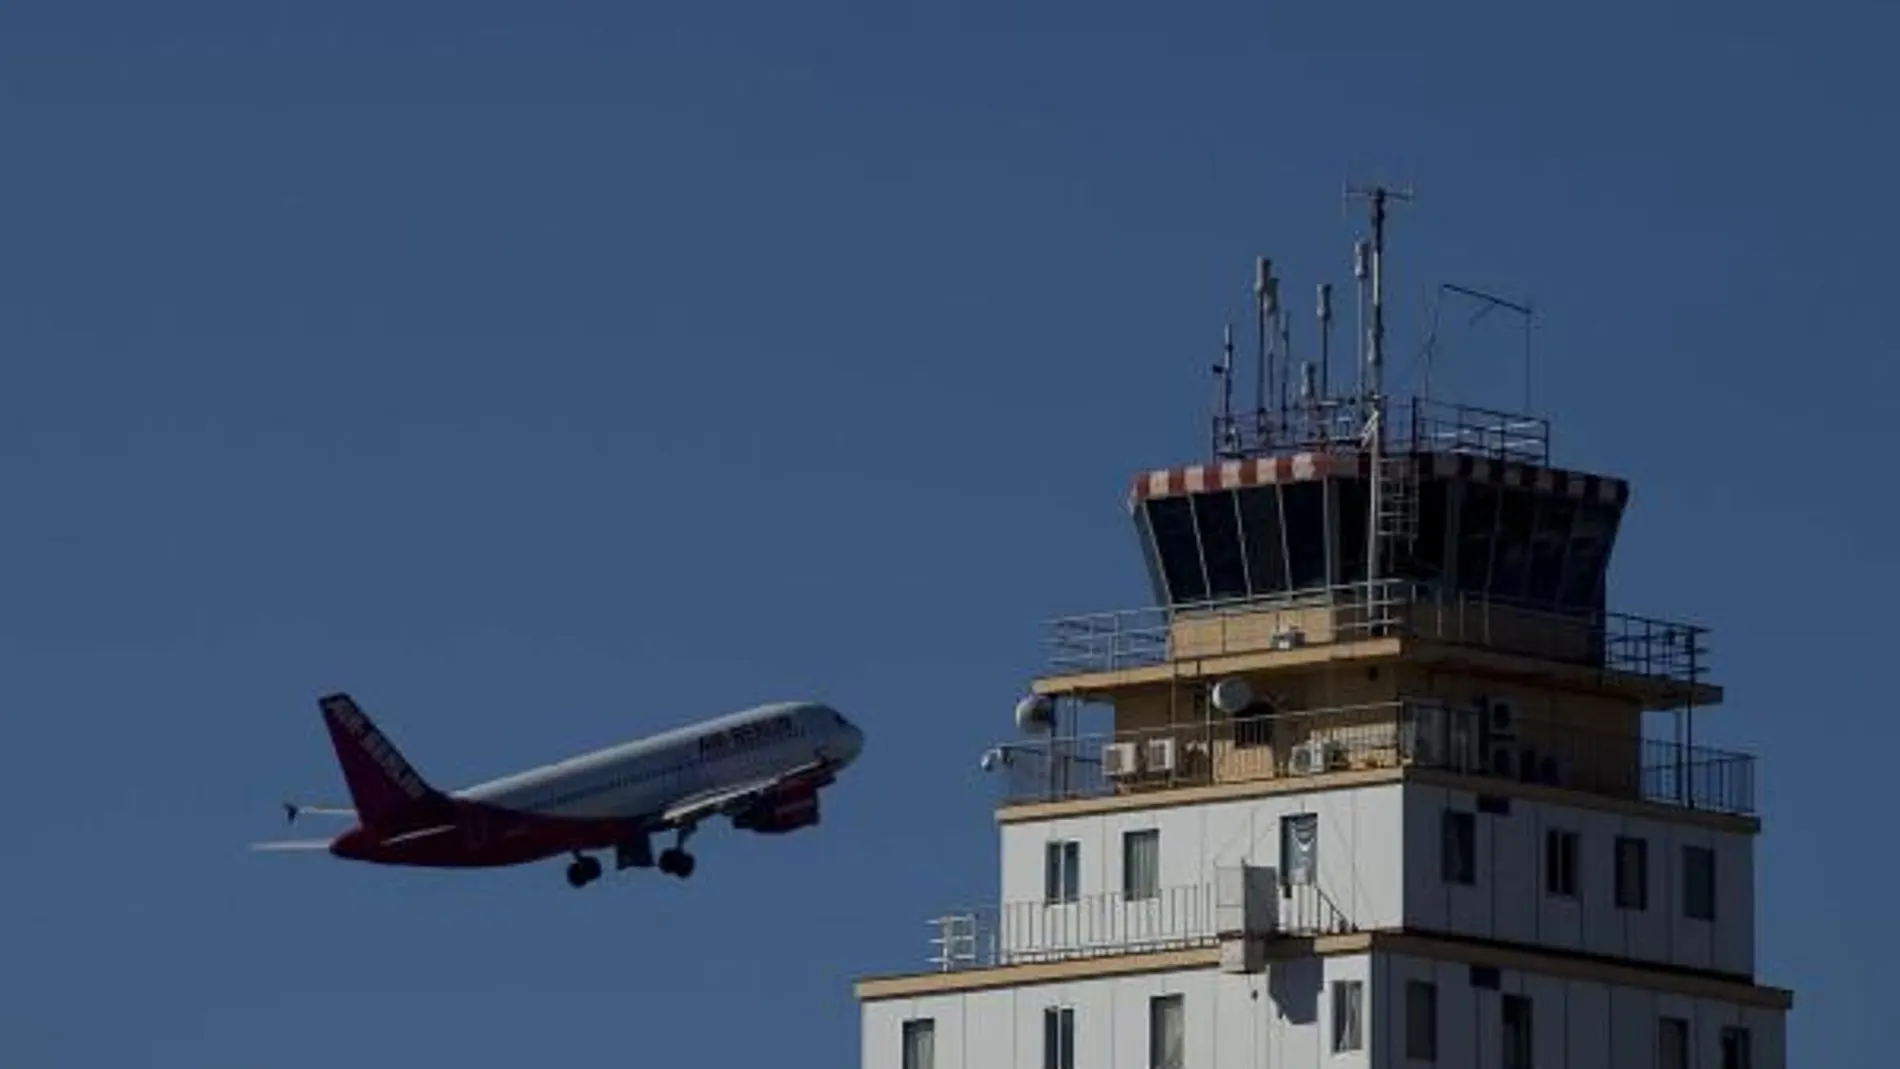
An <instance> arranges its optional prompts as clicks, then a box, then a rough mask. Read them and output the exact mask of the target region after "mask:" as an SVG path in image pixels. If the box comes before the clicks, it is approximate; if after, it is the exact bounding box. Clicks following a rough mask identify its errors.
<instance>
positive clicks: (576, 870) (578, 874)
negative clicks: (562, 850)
mask: <svg viewBox="0 0 1900 1069" xmlns="http://www.w3.org/2000/svg"><path fill="white" fill-rule="evenodd" d="M598 879H600V862H599V861H598V860H597V859H595V858H591V857H585V856H579V857H576V858H575V859H574V862H573V864H571V865H569V866H568V867H567V885H568V886H569V887H586V886H587V885H588V884H590V883H593V882H594V881H595V880H598Z"/></svg>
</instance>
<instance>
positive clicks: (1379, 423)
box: [1346, 186, 1412, 614]
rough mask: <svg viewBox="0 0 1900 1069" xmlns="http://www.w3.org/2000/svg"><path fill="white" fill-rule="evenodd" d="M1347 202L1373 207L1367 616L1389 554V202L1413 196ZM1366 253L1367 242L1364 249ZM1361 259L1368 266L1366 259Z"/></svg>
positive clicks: (1380, 194)
mask: <svg viewBox="0 0 1900 1069" xmlns="http://www.w3.org/2000/svg"><path fill="white" fill-rule="evenodd" d="M1346 196H1347V197H1353V196H1360V197H1365V198H1366V199H1368V200H1370V201H1371V202H1372V262H1371V265H1370V268H1371V270H1370V274H1371V276H1372V287H1371V288H1372V325H1371V329H1370V330H1368V331H1367V335H1368V339H1367V342H1368V349H1367V352H1366V358H1365V361H1364V367H1363V372H1362V373H1363V374H1364V376H1365V380H1364V381H1365V390H1364V394H1365V402H1366V407H1367V409H1368V411H1367V413H1366V416H1365V426H1364V430H1363V431H1362V433H1361V439H1360V441H1361V444H1362V445H1363V446H1364V448H1365V449H1366V451H1367V453H1368V454H1369V456H1368V465H1367V468H1368V470H1367V472H1366V485H1367V488H1368V495H1369V497H1370V498H1371V500H1370V501H1369V502H1368V504H1367V509H1366V520H1367V522H1366V610H1367V613H1368V614H1370V613H1371V611H1372V608H1373V605H1374V604H1376V602H1377V600H1378V594H1379V580H1380V578H1381V573H1382V571H1383V566H1382V565H1383V562H1382V561H1381V560H1380V557H1381V556H1382V554H1381V553H1380V550H1381V549H1383V548H1384V539H1383V538H1382V537H1381V528H1382V527H1383V526H1384V517H1383V516H1381V514H1380V511H1381V509H1382V507H1383V504H1384V493H1383V483H1384V481H1385V382H1384V377H1383V371H1384V367H1385V204H1386V201H1387V200H1388V199H1395V200H1410V199H1412V195H1411V193H1409V192H1404V191H1399V190H1393V189H1388V188H1386V187H1385V186H1373V187H1371V188H1370V189H1362V190H1355V189H1354V188H1352V187H1351V186H1347V187H1346ZM1364 247H1365V246H1364V243H1363V242H1362V243H1361V244H1360V246H1359V248H1360V249H1364ZM1360 259H1362V260H1363V255H1362V256H1361V257H1360ZM1356 266H1357V265H1356Z"/></svg>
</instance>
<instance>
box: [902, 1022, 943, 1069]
mask: <svg viewBox="0 0 1900 1069" xmlns="http://www.w3.org/2000/svg"><path fill="white" fill-rule="evenodd" d="M903 1066H904V1069H936V1066H937V1022H936V1021H934V1020H931V1019H930V1018H928V1017H925V1018H921V1019H919V1020H915V1021H905V1022H904V1060H903Z"/></svg>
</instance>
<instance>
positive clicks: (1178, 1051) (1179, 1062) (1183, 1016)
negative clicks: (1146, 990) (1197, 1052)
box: [1148, 995, 1187, 1069]
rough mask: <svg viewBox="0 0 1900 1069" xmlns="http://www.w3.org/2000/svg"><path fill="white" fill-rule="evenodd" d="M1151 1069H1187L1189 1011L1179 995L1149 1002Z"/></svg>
mask: <svg viewBox="0 0 1900 1069" xmlns="http://www.w3.org/2000/svg"><path fill="white" fill-rule="evenodd" d="M1148 1069H1187V1007H1186V1004H1185V1000H1184V999H1183V998H1182V997H1181V996H1180V995H1157V996H1155V997H1154V998H1151V999H1149V1000H1148Z"/></svg>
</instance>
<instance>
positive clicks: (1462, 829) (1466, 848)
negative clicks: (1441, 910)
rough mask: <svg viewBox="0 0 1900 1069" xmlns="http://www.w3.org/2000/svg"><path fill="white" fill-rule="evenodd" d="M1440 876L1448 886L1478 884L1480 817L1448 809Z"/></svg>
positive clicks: (1440, 858)
mask: <svg viewBox="0 0 1900 1069" xmlns="http://www.w3.org/2000/svg"><path fill="white" fill-rule="evenodd" d="M1438 867H1439V874H1440V875H1441V876H1443V877H1444V880H1445V882H1446V883H1462V884H1474V883H1477V882H1478V818H1477V817H1474V816H1472V815H1471V814H1470V813H1460V812H1458V811H1457V810H1455V809H1447V810H1445V815H1444V820H1443V842H1442V844H1441V845H1440V853H1439V866H1438Z"/></svg>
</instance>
